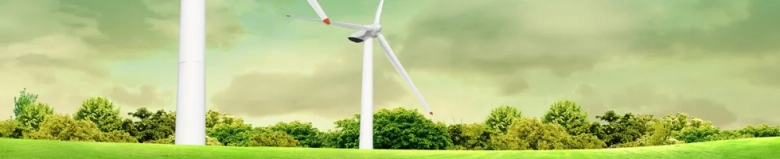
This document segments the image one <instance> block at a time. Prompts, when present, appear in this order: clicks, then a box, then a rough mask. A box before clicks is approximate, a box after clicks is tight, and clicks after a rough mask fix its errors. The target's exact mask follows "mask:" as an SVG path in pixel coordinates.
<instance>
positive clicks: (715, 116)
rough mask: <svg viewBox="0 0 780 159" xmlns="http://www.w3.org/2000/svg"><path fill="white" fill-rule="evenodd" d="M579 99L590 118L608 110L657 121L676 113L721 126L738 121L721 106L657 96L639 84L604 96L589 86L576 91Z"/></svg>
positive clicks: (695, 99)
mask: <svg viewBox="0 0 780 159" xmlns="http://www.w3.org/2000/svg"><path fill="white" fill-rule="evenodd" d="M576 92H577V93H578V94H579V95H580V96H581V97H582V98H581V99H580V101H582V102H581V103H582V104H583V108H584V109H586V110H589V112H591V113H590V115H591V116H595V115H600V113H603V112H606V111H608V110H616V111H627V112H632V113H643V114H652V115H654V116H656V117H663V116H664V115H667V114H670V113H676V112H683V113H688V114H690V115H693V116H697V117H699V118H702V119H705V120H709V121H712V122H713V124H714V125H717V126H724V125H729V124H732V123H734V122H736V121H737V116H736V115H735V114H734V113H733V112H732V111H731V110H729V109H728V106H726V105H725V104H723V103H719V102H717V101H714V100H711V99H707V98H699V97H692V96H683V95H670V94H664V93H659V92H658V91H657V90H656V88H655V87H654V85H650V84H639V85H634V86H631V87H628V88H626V89H625V90H624V91H623V92H621V93H615V94H610V95H607V96H604V95H603V94H601V92H599V91H598V90H596V89H595V88H594V87H592V86H589V85H582V86H580V87H579V88H578V89H577V91H576Z"/></svg>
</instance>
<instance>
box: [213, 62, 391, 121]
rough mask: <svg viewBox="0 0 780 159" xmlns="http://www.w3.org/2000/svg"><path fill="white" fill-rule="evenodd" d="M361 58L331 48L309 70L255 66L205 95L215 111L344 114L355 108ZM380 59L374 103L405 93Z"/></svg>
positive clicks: (265, 114)
mask: <svg viewBox="0 0 780 159" xmlns="http://www.w3.org/2000/svg"><path fill="white" fill-rule="evenodd" d="M355 49H357V47H355ZM350 50H352V49H350ZM350 52H351V51H350ZM265 58H272V57H265ZM361 58H362V57H361V55H360V54H353V53H346V52H345V53H337V54H335V55H333V56H329V58H327V60H326V61H323V62H321V63H318V64H317V65H316V66H315V69H314V71H312V72H310V73H296V71H286V73H280V72H257V71H256V72H252V73H246V74H241V75H237V76H235V77H234V78H233V80H232V81H231V82H230V85H229V86H228V87H227V88H226V89H225V90H224V91H222V92H220V93H217V94H216V95H214V96H213V97H212V98H211V101H212V103H213V104H214V105H215V106H216V107H217V109H219V110H221V111H225V112H229V113H232V114H236V115H247V116H250V117H268V116H276V115H284V114H294V113H311V114H317V115H318V116H321V117H324V118H330V119H335V118H341V117H345V116H350V115H352V114H355V113H359V110H360V92H361V74H362V73H361V71H362V69H361V65H362V60H361ZM380 58H385V57H384V56H375V61H376V60H386V59H380ZM385 63H389V62H377V63H376V64H375V66H376V68H375V69H374V70H375V72H374V105H376V106H382V105H383V104H388V103H390V102H395V101H396V100H397V99H399V98H401V97H402V96H403V95H405V93H406V90H405V89H404V88H403V87H405V85H401V83H400V82H401V81H399V80H396V78H395V74H397V73H396V72H395V70H390V69H388V67H387V66H389V64H385Z"/></svg>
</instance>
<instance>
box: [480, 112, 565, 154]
mask: <svg viewBox="0 0 780 159" xmlns="http://www.w3.org/2000/svg"><path fill="white" fill-rule="evenodd" d="M502 140H503V142H504V143H501V141H502ZM569 140H570V138H569V134H567V133H566V130H565V129H564V128H563V127H562V126H561V125H557V124H553V123H543V122H542V121H540V120H539V119H537V118H522V119H520V120H516V121H514V122H513V123H512V125H510V126H509V129H507V132H506V134H502V135H499V136H497V140H493V141H494V142H492V143H493V144H496V145H499V146H495V147H494V149H499V150H500V148H502V147H506V148H510V149H509V150H518V149H519V150H522V149H534V150H557V149H566V148H567V144H568V143H569V142H570V141H569ZM506 142H518V143H506ZM514 148H518V149H514Z"/></svg>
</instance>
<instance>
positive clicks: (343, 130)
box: [326, 114, 376, 148]
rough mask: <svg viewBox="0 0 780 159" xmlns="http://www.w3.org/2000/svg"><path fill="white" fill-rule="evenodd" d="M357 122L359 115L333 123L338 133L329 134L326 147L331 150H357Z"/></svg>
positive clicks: (358, 134) (358, 129)
mask: <svg viewBox="0 0 780 159" xmlns="http://www.w3.org/2000/svg"><path fill="white" fill-rule="evenodd" d="M375 117H376V116H375ZM359 120H360V114H356V115H354V116H353V117H352V118H346V119H341V120H337V121H336V122H334V124H336V129H337V130H338V131H336V132H332V133H330V134H329V137H328V138H327V139H328V141H326V145H328V147H333V148H357V147H358V138H359V136H360V122H359ZM374 120H376V118H374ZM375 130H376V129H375ZM374 136H376V134H374Z"/></svg>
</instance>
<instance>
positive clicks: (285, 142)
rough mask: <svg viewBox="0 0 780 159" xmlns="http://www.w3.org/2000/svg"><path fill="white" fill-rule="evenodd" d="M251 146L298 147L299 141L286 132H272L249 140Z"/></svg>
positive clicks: (260, 134)
mask: <svg viewBox="0 0 780 159" xmlns="http://www.w3.org/2000/svg"><path fill="white" fill-rule="evenodd" d="M249 146H252V147H256V146H263V147H295V146H298V140H295V138H293V137H292V136H290V135H287V134H286V133H284V132H279V131H270V132H266V133H259V134H256V135H254V136H252V137H251V138H250V139H249Z"/></svg>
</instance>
